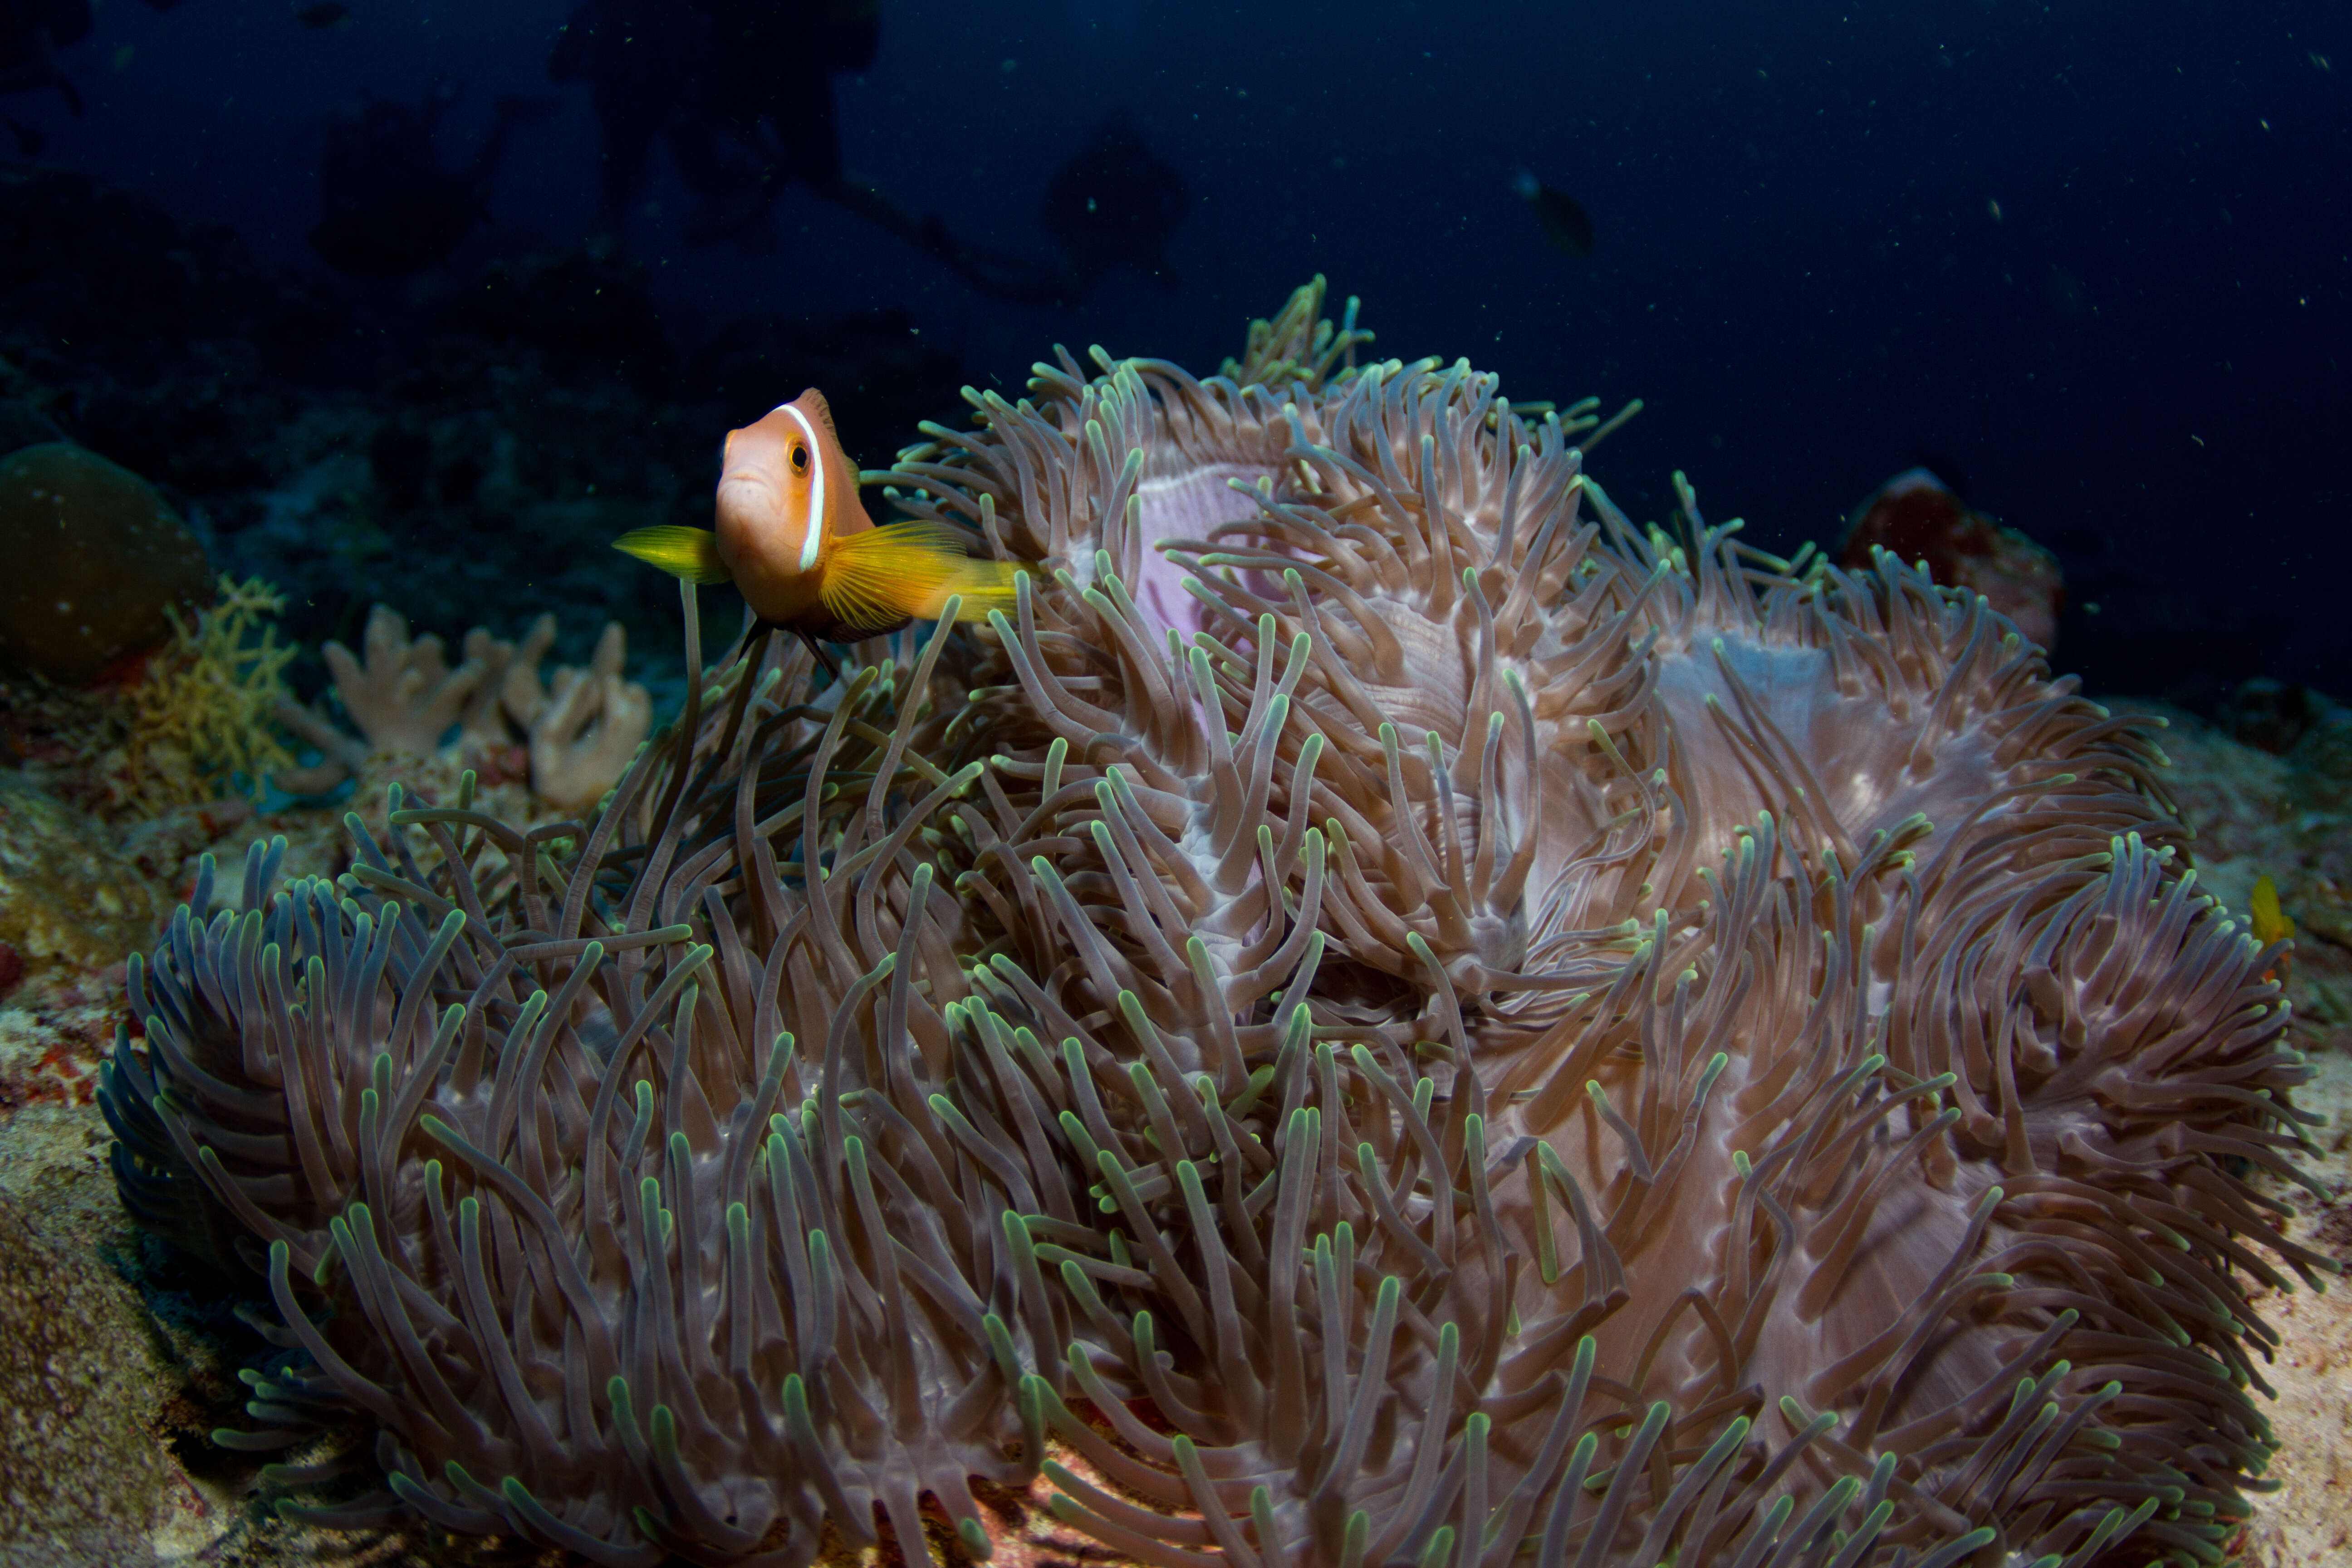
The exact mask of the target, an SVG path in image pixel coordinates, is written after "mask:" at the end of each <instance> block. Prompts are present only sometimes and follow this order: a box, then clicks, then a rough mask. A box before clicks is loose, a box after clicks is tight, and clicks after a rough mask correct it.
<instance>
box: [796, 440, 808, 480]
mask: <svg viewBox="0 0 2352 1568" xmlns="http://www.w3.org/2000/svg"><path fill="white" fill-rule="evenodd" d="M793 472H794V473H796V474H805V473H807V472H808V448H807V447H793Z"/></svg>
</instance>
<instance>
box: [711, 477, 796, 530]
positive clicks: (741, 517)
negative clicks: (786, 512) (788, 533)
mask: <svg viewBox="0 0 2352 1568" xmlns="http://www.w3.org/2000/svg"><path fill="white" fill-rule="evenodd" d="M718 506H719V521H722V522H727V521H733V522H738V523H742V524H745V525H758V524H762V523H772V522H773V521H776V520H777V519H778V518H780V517H782V515H783V498H782V496H779V495H778V494H777V493H776V487H775V486H774V485H772V484H771V483H770V482H769V481H768V478H767V476H766V475H764V474H761V473H758V472H756V471H754V472H738V473H732V474H729V475H727V476H726V477H725V478H723V479H720V480H719V498H718Z"/></svg>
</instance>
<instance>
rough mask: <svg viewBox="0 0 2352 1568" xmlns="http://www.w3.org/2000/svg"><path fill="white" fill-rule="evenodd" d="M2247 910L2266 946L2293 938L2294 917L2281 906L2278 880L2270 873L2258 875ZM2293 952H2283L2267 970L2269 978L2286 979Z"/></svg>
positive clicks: (2257, 934)
mask: <svg viewBox="0 0 2352 1568" xmlns="http://www.w3.org/2000/svg"><path fill="white" fill-rule="evenodd" d="M2246 914H2247V917H2248V920H2249V922H2250V923H2251V924H2252V926H2253V930H2254V940H2255V941H2256V942H2261V943H2262V944H2263V946H2264V947H2268V946H2270V944H2271V943H2273V942H2289V941H2292V940H2294V919H2293V917H2291V916H2290V915H2288V913H2287V912H2286V910H2284V909H2281V908H2280V907H2279V896H2278V884H2277V883H2276V882H2273V881H2272V880H2271V879H2270V877H2269V875H2268V874H2267V873H2265V874H2263V876H2260V877H2257V878H2255V879H2254V890H2253V893H2252V895H2251V896H2250V897H2249V898H2248V899H2247V900H2246ZM2292 956H2293V955H2292V954H2290V953H2284V952H2282V953H2280V954H2279V961H2278V963H2276V964H2274V965H2273V966H2272V967H2271V968H2269V969H2266V970H2264V971H2263V979H2265V980H2276V981H2280V982H2282V983H2284V981H2285V979H2286V974H2287V964H2288V962H2289V960H2290V959H2291V958H2292Z"/></svg>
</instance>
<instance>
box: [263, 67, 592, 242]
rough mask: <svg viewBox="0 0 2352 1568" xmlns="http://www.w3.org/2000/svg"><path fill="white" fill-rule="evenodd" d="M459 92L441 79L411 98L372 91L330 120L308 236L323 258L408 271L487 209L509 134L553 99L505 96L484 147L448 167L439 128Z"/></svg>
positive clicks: (462, 234)
mask: <svg viewBox="0 0 2352 1568" xmlns="http://www.w3.org/2000/svg"><path fill="white" fill-rule="evenodd" d="M456 98H457V89H455V88H452V87H447V86H444V87H439V88H436V89H434V90H433V91H431V92H429V93H427V94H425V98H424V100H423V101H421V102H419V103H416V104H414V105H412V104H405V103H389V102H385V101H383V100H380V99H366V100H362V101H361V102H359V103H357V104H353V105H351V106H349V107H347V108H344V109H342V110H338V111H336V113H335V115H334V116H333V118H331V119H330V120H329V121H327V134H326V142H325V145H324V147H323V148H322V149H321V151H320V157H319V207H320V213H321V215H322V216H320V220H319V223H318V225H317V226H315V227H313V228H312V229H311V230H310V235H309V239H310V248H311V249H312V250H314V251H316V252H318V254H319V258H320V260H322V261H324V262H325V263H326V264H327V265H328V266H330V267H331V268H334V269H335V270H336V271H338V272H341V273H343V274H345V275H346V276H349V277H352V278H404V277H406V276H408V275H409V274H410V273H413V272H421V271H423V270H424V269H425V268H427V267H430V266H432V265H433V264H434V263H435V262H436V261H439V260H440V259H441V258H444V257H446V256H447V255H448V254H449V252H450V251H452V250H454V249H456V248H457V242H458V241H459V240H461V239H463V238H465V237H466V236H467V234H468V233H469V232H471V231H472V229H473V227H474V226H475V225H476V224H477V223H478V222H480V221H481V220H482V219H483V218H485V217H486V216H488V211H489V195H490V184H491V182H492V181H493V180H494V179H495V178H496V177H497V174H498V167H499V157H500V156H501V155H502V154H503V153H505V151H506V143H507V137H508V135H509V133H510V132H512V131H513V129H514V128H515V127H516V126H517V125H520V124H525V123H527V122H529V121H533V120H537V119H540V118H541V117H542V116H544V115H545V114H547V113H549V112H550V111H551V110H552V109H553V108H554V105H553V104H552V103H551V102H550V101H549V100H544V99H526V98H514V97H506V98H501V99H499V104H498V116H497V118H496V119H495V120H493V121H491V124H490V133H489V134H488V136H487V137H485V138H483V141H482V145H481V149H480V151H478V152H477V153H475V154H474V158H473V162H472V163H469V164H467V166H466V167H464V168H462V169H455V170H453V169H447V168H445V167H443V166H442V163H441V153H440V149H439V148H438V147H437V146H436V145H435V142H434V132H435V130H436V127H438V126H439V124H440V122H441V115H442V111H443V110H446V109H447V108H448V107H449V105H450V103H451V102H452V101H454V100H456Z"/></svg>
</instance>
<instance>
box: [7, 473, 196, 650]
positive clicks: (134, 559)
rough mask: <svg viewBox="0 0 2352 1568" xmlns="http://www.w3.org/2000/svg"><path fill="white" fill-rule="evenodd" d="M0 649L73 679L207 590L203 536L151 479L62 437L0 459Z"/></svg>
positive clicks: (165, 628) (153, 636)
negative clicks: (3, 571) (1, 578)
mask: <svg viewBox="0 0 2352 1568" xmlns="http://www.w3.org/2000/svg"><path fill="white" fill-rule="evenodd" d="M0 557H5V559H6V561H7V562H8V563H9V567H10V570H9V574H8V581H7V582H6V584H0V660H6V661H7V662H10V663H13V664H17V665H21V666H22V667H24V668H26V669H30V670H32V671H34V672H35V673H37V674H39V675H44V676H47V678H48V679H51V680H56V681H61V682H64V683H66V684H68V685H76V686H79V685H84V684H87V683H88V682H89V681H91V680H93V679H97V678H98V677H99V676H100V674H102V673H104V671H105V670H106V669H107V668H108V667H109V666H110V665H112V664H114V663H115V662H116V661H117V660H119V659H121V658H123V657H124V656H125V655H128V654H134V653H138V652H141V651H142V650H144V649H147V648H152V647H157V646H158V645H160V644H161V643H163V641H164V639H166V638H167V637H170V636H171V635H172V622H171V618H170V616H168V615H166V614H165V612H166V611H167V610H170V609H173V608H175V607H187V606H194V605H199V604H202V603H203V602H205V600H206V599H207V598H208V597H209V596H210V585H211V583H212V568H211V566H210V564H209V563H207V562H206V561H205V552H204V547H203V546H202V545H200V544H198V543H197V542H196V540H195V536H194V534H191V533H190V532H189V531H188V530H187V526H186V525H185V524H184V523H183V522H181V521H180V520H179V518H178V517H176V516H175V515H173V511H172V509H171V508H170V507H169V506H167V505H165V504H164V501H163V497H162V496H160V495H157V494H156V493H155V490H154V488H153V487H152V486H151V485H150V484H148V483H147V481H146V480H144V479H141V478H140V477H139V476H138V475H136V474H134V473H132V472H131V471H130V470H129V469H128V468H121V467H119V466H117V465H116V464H113V463H110V462H108V461H107V460H106V459H105V458H101V457H100V456H99V455H98V454H97V453H95V452H90V451H86V450H84V449H83V448H81V447H76V446H72V445H69V444H68V443H66V442H63V441H49V442H44V443H43V444H41V445H39V446H37V447H25V448H24V449H23V450H21V451H18V452H15V453H12V454H10V455H9V456H8V457H7V458H5V459H0Z"/></svg>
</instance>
